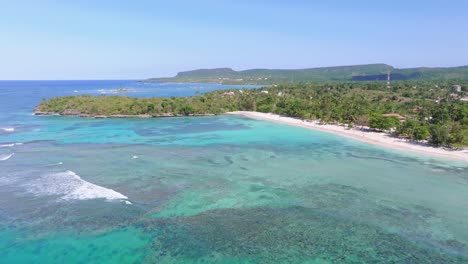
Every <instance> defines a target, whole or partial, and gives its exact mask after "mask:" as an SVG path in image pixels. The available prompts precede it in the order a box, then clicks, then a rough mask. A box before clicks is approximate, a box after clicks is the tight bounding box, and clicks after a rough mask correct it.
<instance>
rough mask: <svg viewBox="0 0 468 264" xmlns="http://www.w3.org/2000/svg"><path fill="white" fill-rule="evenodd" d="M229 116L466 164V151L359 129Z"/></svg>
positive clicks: (266, 116) (249, 114)
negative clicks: (341, 137) (284, 125)
mask: <svg viewBox="0 0 468 264" xmlns="http://www.w3.org/2000/svg"><path fill="white" fill-rule="evenodd" d="M226 114H230V115H241V116H245V117H248V118H253V119H258V120H264V121H271V122H276V123H281V124H287V125H292V126H298V127H304V128H308V129H313V130H319V131H323V132H328V133H333V134H336V135H340V136H344V137H347V138H351V139H354V140H358V141H361V142H365V143H369V144H373V145H377V146H381V147H387V148H391V149H396V150H401V151H409V152H412V153H418V154H422V155H429V156H433V157H439V158H447V159H453V160H458V161H465V162H468V150H467V149H465V150H450V149H445V148H437V147H432V146H429V145H426V144H424V143H416V142H412V141H409V140H406V139H402V138H396V137H392V136H391V135H389V134H386V133H378V132H369V131H363V130H360V129H348V128H345V127H343V126H339V125H329V124H327V125H319V124H318V122H317V121H303V120H301V119H297V118H292V117H286V116H280V115H276V114H271V113H260V112H249V111H236V112H228V113H226Z"/></svg>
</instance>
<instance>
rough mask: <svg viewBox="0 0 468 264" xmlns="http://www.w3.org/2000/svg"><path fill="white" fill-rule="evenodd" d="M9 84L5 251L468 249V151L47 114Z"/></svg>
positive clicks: (339, 259)
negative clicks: (465, 155) (433, 154)
mask: <svg viewBox="0 0 468 264" xmlns="http://www.w3.org/2000/svg"><path fill="white" fill-rule="evenodd" d="M122 83H123V81H122ZM125 83H126V85H127V86H131V87H135V90H138V89H140V90H141V91H140V95H141V94H145V95H149V94H151V92H154V91H155V90H157V89H160V90H164V89H165V88H162V87H159V86H157V85H154V87H152V88H142V87H140V86H139V84H134V83H131V82H125ZM0 84H1V83H0ZM61 85H70V86H73V85H78V84H76V83H71V84H67V83H65V84H61ZM118 85H120V83H118V82H117V83H113V82H104V83H94V82H92V83H91V84H88V83H86V84H82V83H81V84H80V87H82V88H81V89H82V90H86V91H88V90H93V89H94V90H101V89H112V87H115V86H118ZM43 86H44V87H45V88H42V89H43V91H44V95H45V97H48V96H53V95H55V93H54V92H47V91H48V90H47V89H48V88H47V87H48V86H47V85H45V84H43ZM25 87H26V88H24V89H25V91H29V92H31V91H32V92H34V91H36V90H34V89H33V88H34V87H37V84H34V85H31V84H28V85H26V86H25ZM75 87H76V86H75ZM102 87H104V88H102ZM184 87H185V86H180V87H178V88H180V89H179V91H181V90H183V89H184ZM187 87H189V86H187ZM1 88H2V85H0V93H1V92H2V91H3V94H0V95H2V96H0V98H2V99H0V100H3V101H2V102H4V104H3V106H0V108H2V107H3V109H2V110H4V109H6V110H8V111H2V112H1V114H0V128H3V130H1V131H0V145H2V147H0V158H1V157H3V159H4V160H0V197H1V198H2V199H0V263H467V261H468V228H467V226H468V164H466V163H460V162H454V161H448V160H442V159H433V158H430V157H425V156H417V155H413V154H405V153H402V152H397V151H391V150H386V149H383V148H380V147H375V146H371V145H366V144H363V143H359V142H356V141H352V140H349V139H345V138H342V137H339V136H335V135H332V134H327V133H322V132H318V131H311V130H306V129H302V128H296V127H289V126H286V125H280V124H273V123H269V122H263V121H257V120H251V119H247V118H243V117H236V116H216V117H196V118H161V119H83V118H70V117H56V116H55V117H34V116H31V115H30V112H29V111H30V108H31V107H29V108H28V106H26V104H27V103H31V102H34V101H35V100H36V101H37V100H40V97H39V99H37V98H38V96H37V95H34V93H33V95H31V97H30V99H28V98H26V99H21V97H23V98H24V97H25V96H24V95H21V94H18V93H19V92H18V93H15V92H14V91H12V90H8V89H7V88H4V89H3V90H2V89H1ZM28 89H29V90H28ZM69 89H70V90H66V89H65V92H66V91H68V92H70V93H73V90H75V89H74V88H69ZM145 89H149V90H145ZM186 89H187V90H186V91H185V92H186V93H187V94H183V95H190V93H191V92H190V91H192V92H193V89H192V90H190V89H189V88H186ZM204 89H207V90H209V89H213V87H206V88H204ZM5 91H8V93H6V92H5ZM60 91H61V92H63V91H64V89H60ZM23 92H24V91H23ZM65 92H63V93H65ZM165 93H167V94H170V91H166V90H165ZM130 95H131V96H138V95H139V94H138V92H135V93H132V94H130ZM14 96H17V100H11V98H12V97H14ZM8 97H9V98H10V99H9V100H8ZM5 98H7V99H5ZM28 100H29V101H28ZM0 105H1V104H0ZM11 128H13V130H12V129H11ZM15 143H22V144H15ZM12 154H13V155H12ZM8 156H10V157H9V158H8V159H7V158H6V157H8Z"/></svg>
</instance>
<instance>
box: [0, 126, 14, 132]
mask: <svg viewBox="0 0 468 264" xmlns="http://www.w3.org/2000/svg"><path fill="white" fill-rule="evenodd" d="M0 130H3V131H5V132H15V128H14V127H1V128H0Z"/></svg>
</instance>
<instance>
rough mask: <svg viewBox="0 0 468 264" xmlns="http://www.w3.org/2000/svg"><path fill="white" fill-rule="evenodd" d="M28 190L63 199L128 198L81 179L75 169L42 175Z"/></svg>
mask: <svg viewBox="0 0 468 264" xmlns="http://www.w3.org/2000/svg"><path fill="white" fill-rule="evenodd" d="M28 191H29V192H32V193H35V194H43V195H58V196H61V198H60V199H63V200H90V199H106V200H127V199H128V197H127V196H125V195H123V194H121V193H119V192H116V191H114V190H112V189H108V188H105V187H102V186H99V185H96V184H93V183H90V182H87V181H85V180H83V179H81V177H80V176H78V175H77V174H76V173H74V172H73V171H65V172H58V173H52V174H48V175H44V176H42V177H40V178H39V179H38V180H37V181H36V182H35V183H34V184H31V185H29V186H28Z"/></svg>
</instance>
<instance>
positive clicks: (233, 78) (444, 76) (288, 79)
mask: <svg viewBox="0 0 468 264" xmlns="http://www.w3.org/2000/svg"><path fill="white" fill-rule="evenodd" d="M388 79H390V81H398V80H400V81H401V80H419V81H421V80H454V79H458V80H468V66H460V67H448V68H440V67H438V68H428V67H420V68H406V69H398V68H395V67H392V66H390V65H387V64H368V65H354V66H338V67H323V68H310V69H298V70H280V69H277V70H275V69H251V70H244V71H235V70H233V69H231V68H217V69H199V70H193V71H185V72H179V73H178V74H177V75H176V76H175V77H168V78H151V79H147V80H143V82H175V83H219V84H253V85H271V84H281V83H283V84H284V83H297V82H330V81H376V80H388Z"/></svg>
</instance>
